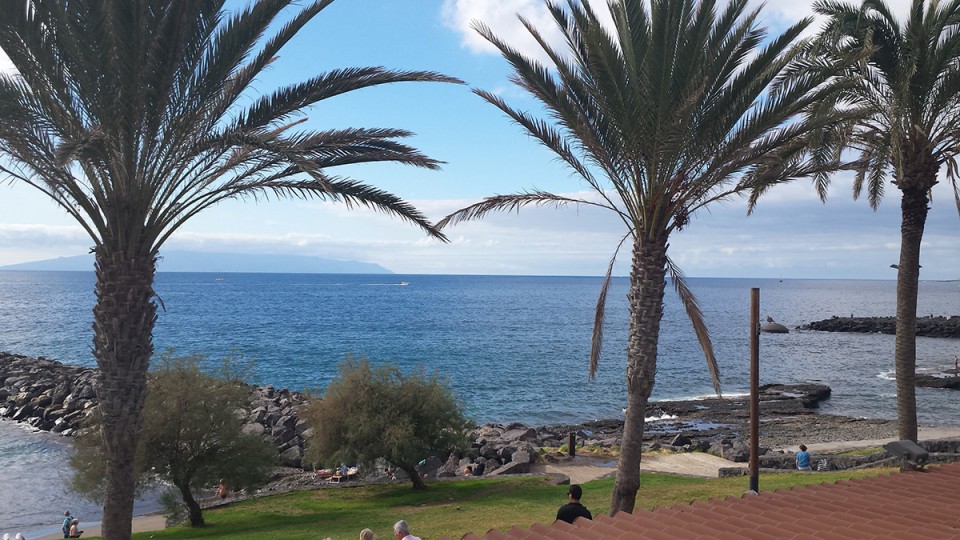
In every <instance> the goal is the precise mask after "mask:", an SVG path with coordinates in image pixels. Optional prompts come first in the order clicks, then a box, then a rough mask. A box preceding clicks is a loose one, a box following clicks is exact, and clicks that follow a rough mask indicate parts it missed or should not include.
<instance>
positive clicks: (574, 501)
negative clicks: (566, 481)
mask: <svg viewBox="0 0 960 540" xmlns="http://www.w3.org/2000/svg"><path fill="white" fill-rule="evenodd" d="M581 497H583V489H582V488H581V487H580V486H578V485H577V484H573V485H571V486H570V489H568V490H567V504H565V505H563V506H561V507H560V509H559V510H557V521H566V522H567V523H573V520H575V519H577V518H578V517H582V518H587V519H591V520H592V519H593V514H591V513H590V511H589V510H587V507H586V506H584V505H582V504H580V498H581Z"/></svg>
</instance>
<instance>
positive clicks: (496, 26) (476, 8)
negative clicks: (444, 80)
mask: <svg viewBox="0 0 960 540" xmlns="http://www.w3.org/2000/svg"><path fill="white" fill-rule="evenodd" d="M589 2H590V4H591V6H592V7H593V8H594V9H595V10H596V12H597V13H598V15H599V16H600V17H601V19H602V20H606V21H610V15H609V11H608V10H607V7H606V1H605V0H589ZM518 17H523V18H524V19H526V20H527V21H528V22H530V23H531V24H532V25H533V27H534V28H536V29H537V31H538V32H540V34H541V35H542V36H543V37H544V39H546V40H547V42H548V43H550V44H551V45H554V46H555V47H562V43H563V36H562V34H561V33H560V30H559V28H558V26H557V24H556V22H555V21H554V20H553V16H552V15H551V14H550V12H549V11H548V10H547V7H546V3H545V2H544V1H543V0H444V2H443V21H444V24H446V25H447V26H448V27H450V28H452V29H454V30H456V31H457V32H459V33H460V37H461V40H460V43H461V45H463V46H464V47H466V48H467V49H468V50H470V51H471V52H474V53H477V54H499V52H498V51H497V49H496V47H494V46H493V45H491V44H490V42H488V41H487V40H486V39H484V38H483V37H482V36H481V35H480V34H479V33H477V31H476V30H474V29H473V28H472V25H473V24H474V22H481V23H483V24H484V25H486V26H488V27H489V28H490V29H491V30H492V31H493V33H494V35H496V36H497V37H498V38H500V39H502V40H503V41H504V42H505V43H507V44H509V45H510V46H512V47H514V48H516V49H518V50H519V51H521V52H523V53H524V54H526V55H527V56H530V57H533V58H535V59H538V60H541V61H545V60H546V55H545V54H544V53H543V49H542V48H541V47H540V46H539V45H538V44H537V42H536V40H534V39H533V37H532V36H531V35H530V32H529V31H527V29H526V28H524V27H523V25H522V24H521V23H520V20H519V18H518ZM561 50H562V48H561Z"/></svg>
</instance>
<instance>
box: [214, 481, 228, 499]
mask: <svg viewBox="0 0 960 540" xmlns="http://www.w3.org/2000/svg"><path fill="white" fill-rule="evenodd" d="M215 495H216V496H217V497H220V498H221V499H226V498H227V497H229V496H230V490H229V489H227V485H226V484H225V483H223V479H222V478H221V479H220V483H219V484H217V491H216V493H215Z"/></svg>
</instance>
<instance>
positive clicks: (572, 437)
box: [567, 431, 577, 457]
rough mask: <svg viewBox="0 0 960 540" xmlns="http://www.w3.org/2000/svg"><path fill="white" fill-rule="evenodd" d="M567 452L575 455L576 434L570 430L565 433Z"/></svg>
mask: <svg viewBox="0 0 960 540" xmlns="http://www.w3.org/2000/svg"><path fill="white" fill-rule="evenodd" d="M567 454H568V455H569V456H570V457H577V434H576V433H574V432H572V431H571V432H570V433H569V434H568V435H567Z"/></svg>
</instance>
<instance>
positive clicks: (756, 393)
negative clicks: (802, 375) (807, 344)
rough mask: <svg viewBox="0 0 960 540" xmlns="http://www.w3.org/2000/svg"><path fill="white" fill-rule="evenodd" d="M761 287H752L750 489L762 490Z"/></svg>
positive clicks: (754, 490) (756, 491) (757, 491)
mask: <svg viewBox="0 0 960 540" xmlns="http://www.w3.org/2000/svg"><path fill="white" fill-rule="evenodd" d="M759 454H760V289H759V288H757V287H754V288H752V289H750V491H753V492H754V493H759V492H760V456H759Z"/></svg>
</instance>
